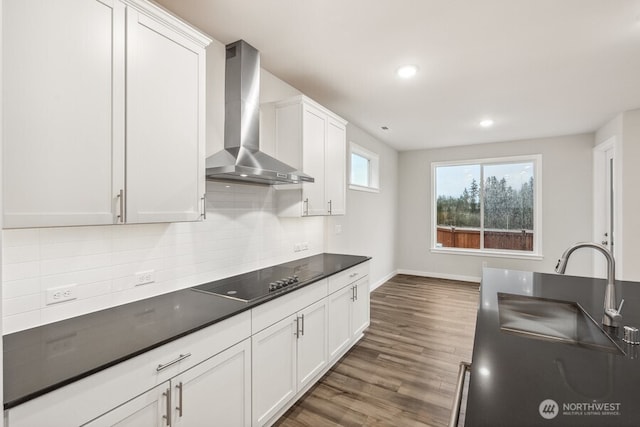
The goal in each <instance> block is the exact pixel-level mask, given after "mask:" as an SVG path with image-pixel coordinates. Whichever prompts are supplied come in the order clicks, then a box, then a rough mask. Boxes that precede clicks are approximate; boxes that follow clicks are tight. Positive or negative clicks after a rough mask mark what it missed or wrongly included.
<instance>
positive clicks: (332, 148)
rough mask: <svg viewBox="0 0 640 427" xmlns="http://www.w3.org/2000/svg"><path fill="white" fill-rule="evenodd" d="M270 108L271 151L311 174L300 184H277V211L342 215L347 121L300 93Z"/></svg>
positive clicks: (343, 208) (304, 214) (285, 213)
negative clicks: (272, 116) (273, 142)
mask: <svg viewBox="0 0 640 427" xmlns="http://www.w3.org/2000/svg"><path fill="white" fill-rule="evenodd" d="M275 111H276V157H277V158H278V159H279V160H282V161H284V162H285V163H287V164H290V165H291V166H293V167H295V168H298V169H299V170H301V171H302V172H304V173H306V174H308V175H310V176H312V177H313V178H314V179H315V182H313V183H304V184H302V187H301V188H300V185H299V184H298V185H297V186H296V187H292V186H278V187H277V188H278V191H277V193H276V197H277V205H278V214H279V215H280V216H312V215H344V213H345V188H346V178H345V177H346V125H347V122H346V121H344V120H343V119H342V118H340V117H338V116H336V115H335V114H333V113H332V112H331V111H329V110H327V109H326V108H324V107H322V106H321V105H319V104H317V103H316V102H314V101H312V100H311V99H309V98H307V97H305V96H303V95H301V96H297V97H294V98H292V99H289V100H285V101H282V102H279V103H277V104H276V105H275Z"/></svg>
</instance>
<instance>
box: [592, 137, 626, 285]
mask: <svg viewBox="0 0 640 427" xmlns="http://www.w3.org/2000/svg"><path fill="white" fill-rule="evenodd" d="M609 152H611V153H612V155H613V176H612V177H611V178H612V180H611V186H612V187H613V216H612V218H611V220H612V221H613V235H609V236H608V238H609V239H613V240H610V241H613V242H614V245H613V256H614V258H615V260H616V277H618V278H620V277H623V276H622V253H621V250H622V236H623V232H622V204H621V201H622V185H621V184H622V183H621V176H622V175H621V166H622V165H621V161H620V150H619V145H618V138H617V137H616V136H612V137H610V138H608V139H606V140H605V141H603V142H601V143H600V144H598V145H596V146H595V147H593V207H592V214H593V223H592V240H593V241H594V242H596V243H601V241H602V240H603V234H604V232H606V231H608V230H607V228H608V226H609V224H608V221H607V216H608V212H607V211H608V209H609V207H610V205H609V202H608V201H607V198H608V192H607V187H608V185H607V184H608V183H609V179H608V177H607V165H606V161H607V153H609ZM603 224H606V225H603ZM592 256H593V262H592V265H593V275H594V276H596V277H604V276H605V275H606V265H605V263H604V258H602V256H601V255H600V254H598V253H596V252H594V253H593V255H592Z"/></svg>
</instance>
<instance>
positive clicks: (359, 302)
mask: <svg viewBox="0 0 640 427" xmlns="http://www.w3.org/2000/svg"><path fill="white" fill-rule="evenodd" d="M354 286H355V287H356V288H355V300H354V302H353V305H352V308H353V311H352V321H353V336H354V337H357V336H359V335H360V334H362V333H363V332H364V330H365V329H367V327H368V326H369V278H368V277H363V278H362V279H360V280H358V281H357V282H356V283H354Z"/></svg>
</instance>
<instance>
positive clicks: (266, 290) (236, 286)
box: [193, 266, 322, 302]
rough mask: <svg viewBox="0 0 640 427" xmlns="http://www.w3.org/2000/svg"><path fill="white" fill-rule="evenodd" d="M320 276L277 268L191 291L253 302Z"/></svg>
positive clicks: (253, 272)
mask: <svg viewBox="0 0 640 427" xmlns="http://www.w3.org/2000/svg"><path fill="white" fill-rule="evenodd" d="M320 276H322V273H321V272H319V271H312V270H307V269H299V268H290V267H281V266H277V267H269V268H263V269H261V270H256V271H252V272H250V273H245V274H240V275H238V276H233V277H229V278H227V279H222V280H217V281H215V282H210V283H205V284H204V285H200V286H196V287H194V288H193V289H195V290H197V291H201V292H207V293H211V294H215V295H219V296H223V297H226V298H231V299H235V300H239V301H246V302H254V301H257V300H259V299H261V298H266V297H268V296H271V295H273V294H274V293H280V292H286V291H288V290H290V289H292V288H296V287H299V286H302V285H304V284H306V283H308V282H310V281H312V280H313V279H315V278H317V277H320Z"/></svg>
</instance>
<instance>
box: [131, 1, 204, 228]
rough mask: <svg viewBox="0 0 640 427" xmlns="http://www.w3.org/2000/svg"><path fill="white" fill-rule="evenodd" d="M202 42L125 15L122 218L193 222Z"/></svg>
mask: <svg viewBox="0 0 640 427" xmlns="http://www.w3.org/2000/svg"><path fill="white" fill-rule="evenodd" d="M204 86H205V54H204V48H203V46H202V44H200V43H196V42H195V41H193V40H190V39H189V38H187V37H185V36H183V35H182V34H180V33H178V32H177V31H175V30H174V29H173V28H169V27H167V26H166V25H163V24H160V23H158V21H156V20H154V19H153V18H151V17H149V16H148V15H146V14H143V13H141V12H138V11H137V10H135V9H133V8H129V9H128V10H127V101H126V105H127V127H126V159H127V167H126V169H127V179H126V204H125V206H126V221H127V222H165V221H193V220H197V219H198V218H199V217H200V213H201V211H202V207H203V205H202V202H201V197H202V196H203V194H204V179H205V178H204V158H205V152H204V149H205V148H204V142H205V141H204V123H205V117H204V110H205V97H204V96H203V95H204V92H203V89H204Z"/></svg>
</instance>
